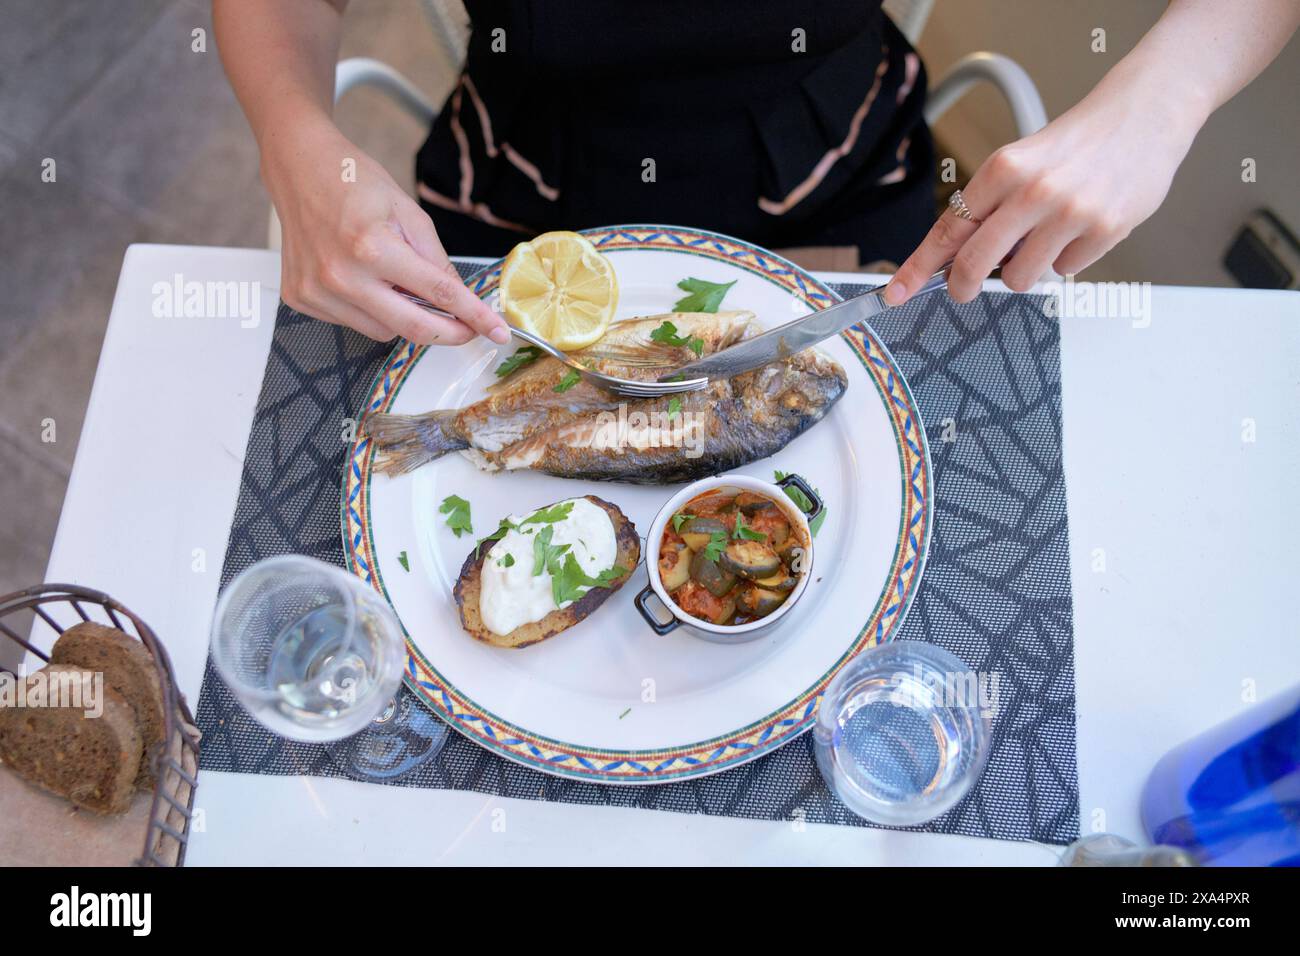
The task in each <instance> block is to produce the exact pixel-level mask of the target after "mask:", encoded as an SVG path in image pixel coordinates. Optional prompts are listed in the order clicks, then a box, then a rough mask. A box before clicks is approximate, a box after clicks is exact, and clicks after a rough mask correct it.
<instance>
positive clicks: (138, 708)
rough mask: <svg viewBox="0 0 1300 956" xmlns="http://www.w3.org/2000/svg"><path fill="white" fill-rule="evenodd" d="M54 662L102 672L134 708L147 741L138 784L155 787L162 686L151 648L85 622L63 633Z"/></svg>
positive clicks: (161, 726) (105, 678) (56, 644)
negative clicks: (155, 755)
mask: <svg viewBox="0 0 1300 956" xmlns="http://www.w3.org/2000/svg"><path fill="white" fill-rule="evenodd" d="M50 663H52V664H72V665H74V666H76V667H84V668H86V669H87V670H92V671H99V672H102V673H103V675H104V681H105V683H107V684H108V686H109V687H111V688H112V689H113V690H115V691H117V692H118V693H119V694H121V695H122V696H123V697H124V698H126V702H127V703H128V704H130V705H131V707H132V708H133V709H134V710H135V716H136V719H137V720H138V721H139V724H140V738H141V740H143V741H144V756H143V758H141V760H140V776H139V779H138V780H137V781H136V783H137V784H138V785H139V786H140V787H142V788H149V789H151V788H152V787H153V782H154V773H153V757H154V754H155V753H156V752H157V751H160V750H161V749H162V748H161V746H159V745H160V744H161V743H162V739H163V710H162V708H163V703H162V685H161V684H160V683H159V682H158V671H157V668H156V667H155V666H154V660H153V655H152V654H150V653H149V649H148V648H146V647H145V646H144V645H143V644H141V643H140V642H139V641H137V640H136V639H135V638H133V637H132V636H131V635H129V634H127V633H125V632H123V631H119V630H118V629H117V628H113V627H106V626H104V625H103V624H96V623H94V622H93V621H84V622H82V623H81V624H78V625H76V626H75V627H70V628H68V629H67V630H66V631H64V632H63V634H62V636H60V637H59V639H58V641H56V642H55V644H54V650H53V652H52V653H51V654H50Z"/></svg>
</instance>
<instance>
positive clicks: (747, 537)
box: [731, 511, 767, 541]
mask: <svg viewBox="0 0 1300 956" xmlns="http://www.w3.org/2000/svg"><path fill="white" fill-rule="evenodd" d="M731 536H732V537H733V538H736V539H737V540H740V541H766V540H767V535H766V534H764V533H763V532H762V531H755V530H754V529H753V528H747V527H745V516H744V514H743V513H741V512H739V511H737V512H736V530H735V531H733V532H731Z"/></svg>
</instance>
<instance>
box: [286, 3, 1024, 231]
mask: <svg viewBox="0 0 1300 956" xmlns="http://www.w3.org/2000/svg"><path fill="white" fill-rule="evenodd" d="M423 4H424V8H425V12H426V13H427V14H428V17H429V22H430V24H431V25H432V27H433V33H434V36H435V38H436V39H437V41H438V44H439V45H440V46H441V47H442V50H443V53H444V54H445V55H446V57H447V59H448V61H449V62H451V63H454V64H457V71H459V64H461V63H463V62H464V60H465V50H466V45H467V44H468V41H469V16H468V14H467V13H466V12H465V6H464V4H463V3H461V2H460V0H423ZM883 6H884V10H885V12H886V13H887V14H888V15H889V17H890V19H892V20H893V21H894V23H895V25H897V27H898V28H899V30H900V31H901V32H902V34H903V35H904V36H905V37H907V39H908V42H910V43H912V44H913V45H915V44H916V42H917V40H918V39H919V38H920V36H921V31H922V30H924V29H925V23H926V21H927V20H928V19H929V18H930V12H931V10H932V9H933V7H934V0H884V4H883ZM978 83H990V84H992V85H993V86H994V87H995V88H996V89H997V90H998V91H999V92H1000V93H1001V94H1002V95H1003V97H1004V98H1005V99H1006V101H1007V105H1008V106H1009V107H1010V109H1011V118H1012V120H1013V122H1014V123H1015V127H1016V135H1017V136H1018V137H1023V136H1028V135H1029V134H1030V133H1033V132H1036V131H1038V130H1040V129H1042V128H1043V127H1044V126H1046V125H1047V112H1046V110H1044V109H1043V101H1042V98H1041V97H1040V96H1039V95H1038V88H1037V87H1036V86H1034V81H1033V80H1031V79H1030V78H1029V74H1028V73H1026V72H1025V71H1024V69H1022V68H1021V66H1020V64H1018V63H1016V62H1015V61H1014V60H1012V59H1011V58H1010V57H1007V56H1003V55H1002V54H1001V53H970V54H967V55H966V56H964V57H962V58H961V59H960V60H958V61H957V62H956V63H954V64H953V65H952V67H951V68H949V70H948V72H946V73H945V74H944V75H943V76H942V77H941V78H940V79H939V81H938V82H937V83H935V84H933V85H932V86H931V87H930V98H929V99H928V100H927V101H926V104H925V120H926V122H927V123H930V124H931V125H933V124H934V123H935V121H936V120H938V119H939V117H940V116H942V115H943V114H944V113H946V112H947V111H948V109H949V108H950V107H952V105H953V104H954V103H956V102H957V101H958V100H959V99H961V98H962V97H963V96H965V95H966V93H967V91H969V90H970V89H971V87H973V86H975V85H976V84H978ZM358 86H372V87H374V88H376V89H378V90H381V91H383V92H384V93H386V94H388V95H389V96H391V97H392V98H393V99H394V100H395V101H396V102H397V103H399V104H400V105H401V106H403V107H404V108H405V109H406V110H407V111H408V112H410V113H411V115H412V116H415V117H416V118H417V119H419V120H420V122H421V123H424V124H426V125H428V124H431V123H432V122H433V119H434V117H435V116H437V115H438V110H437V107H435V106H434V105H433V104H432V103H430V102H429V100H428V99H427V98H426V97H425V95H424V94H423V93H421V92H420V90H419V89H418V88H417V87H416V86H415V84H413V83H412V82H411V81H410V80H408V79H407V78H406V77H404V76H402V74H400V73H398V72H397V71H396V70H394V69H393V68H392V67H391V66H388V65H387V64H386V63H381V62H380V61H379V60H373V59H370V58H369V57H352V58H350V59H347V60H343V61H342V62H340V63H339V65H338V67H337V68H336V69H335V72H334V101H335V102H336V103H337V102H338V101H339V99H340V98H341V97H342V96H343V94H345V93H347V92H348V91H349V90H351V89H355V88H356V87H358ZM267 246H268V248H271V249H279V248H280V220H279V218H278V217H277V216H276V214H275V209H274V208H273V209H272V210H271V222H270V226H269V228H268V230H267Z"/></svg>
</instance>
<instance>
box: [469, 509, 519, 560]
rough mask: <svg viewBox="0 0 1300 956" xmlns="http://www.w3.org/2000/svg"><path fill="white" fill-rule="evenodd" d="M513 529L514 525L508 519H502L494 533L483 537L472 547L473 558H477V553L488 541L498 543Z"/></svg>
mask: <svg viewBox="0 0 1300 956" xmlns="http://www.w3.org/2000/svg"><path fill="white" fill-rule="evenodd" d="M515 527H516V526H515V525H514V523H512V522H511V520H510V519H509V518H502V519H501V523H500V524H498V525H497V529H496V530H495V531H493V532H492V533H491V534H489V535H485V536H484V537H482V538H479V539H478V544H476V545H475V546H474V557H475V558H477V557H478V555H479V551H480V550H481V549H482V548H483V545H484V544H486V543H487V542H488V541H500V540H501V539H502V538H504V537H505V536H506V532H507V531H513V530H514V529H515Z"/></svg>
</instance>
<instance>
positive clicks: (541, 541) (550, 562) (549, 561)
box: [533, 525, 569, 577]
mask: <svg viewBox="0 0 1300 956" xmlns="http://www.w3.org/2000/svg"><path fill="white" fill-rule="evenodd" d="M554 533H555V528H554V527H552V526H550V525H547V526H546V527H545V528H543V529H542V531H541V533H539V534H538V535H537V537H535V538H533V577H537V575H539V574H541V573H542V572H543V571H546V572H548V573H550V575H551V576H552V577H554V576H555V574H556V573H557V572H558V571H559V569H560V567H561V564H560V558H562V557H563V556H564V555H565V553H566V552H567V551H568V550H569V546H568V545H567V544H551V538H552V536H553V535H554Z"/></svg>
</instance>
